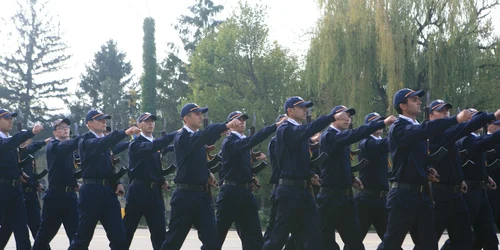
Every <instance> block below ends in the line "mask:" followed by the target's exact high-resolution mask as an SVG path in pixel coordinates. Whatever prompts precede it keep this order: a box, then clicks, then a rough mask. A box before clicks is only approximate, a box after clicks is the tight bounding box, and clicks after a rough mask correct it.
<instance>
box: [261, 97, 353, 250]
mask: <svg viewBox="0 0 500 250" xmlns="http://www.w3.org/2000/svg"><path fill="white" fill-rule="evenodd" d="M312 105H313V103H312V102H309V101H305V100H304V99H302V98H300V97H298V96H293V97H290V98H288V99H287V100H286V102H285V105H284V110H285V112H286V114H287V116H288V120H287V121H285V122H284V123H283V124H282V125H281V126H280V127H279V128H278V129H277V132H276V138H277V141H276V150H275V153H276V156H277V160H278V166H279V168H280V170H281V173H280V179H279V185H278V187H277V188H276V206H277V211H276V219H275V222H274V228H273V230H272V232H271V234H270V236H269V239H268V240H266V242H265V243H264V246H263V248H262V249H263V250H267V249H281V248H282V247H283V245H285V243H286V240H287V238H288V235H289V233H290V232H292V231H294V230H297V231H298V232H297V235H298V236H300V239H299V240H298V241H299V245H303V246H304V248H305V249H314V250H318V249H324V248H323V244H322V242H321V236H320V231H319V225H318V212H317V210H316V202H315V201H314V196H313V192H312V188H311V184H313V185H319V177H318V176H317V175H314V174H313V173H312V169H311V167H310V153H309V138H310V137H311V136H313V135H314V134H316V133H318V132H319V131H321V130H322V129H323V128H325V127H326V126H328V124H330V123H332V122H333V121H335V120H338V119H347V117H346V116H347V115H346V114H345V113H343V112H342V113H338V114H333V113H330V114H328V115H326V116H321V117H319V118H318V119H317V120H315V121H314V122H312V123H309V124H307V125H300V123H301V122H303V121H305V119H306V112H307V108H310V107H312ZM334 115H335V117H334Z"/></svg>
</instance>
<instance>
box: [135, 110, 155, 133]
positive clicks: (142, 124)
mask: <svg viewBox="0 0 500 250" xmlns="http://www.w3.org/2000/svg"><path fill="white" fill-rule="evenodd" d="M156 119H157V117H156V115H153V114H151V113H148V112H146V113H143V114H141V115H140V116H139V118H137V126H138V127H139V128H140V129H141V130H142V132H143V133H144V134H146V135H151V134H152V133H153V131H154V130H155V123H156V122H155V121H156Z"/></svg>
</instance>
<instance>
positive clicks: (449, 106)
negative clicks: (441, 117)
mask: <svg viewBox="0 0 500 250" xmlns="http://www.w3.org/2000/svg"><path fill="white" fill-rule="evenodd" d="M444 107H446V108H447V109H448V110H450V109H451V108H453V106H452V105H451V104H449V103H446V104H445V105H442V106H440V107H437V108H435V109H434V110H436V111H440V110H441V109H443V108H444Z"/></svg>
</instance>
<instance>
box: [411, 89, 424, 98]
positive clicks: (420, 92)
mask: <svg viewBox="0 0 500 250" xmlns="http://www.w3.org/2000/svg"><path fill="white" fill-rule="evenodd" d="M424 95H425V91H423V90H419V91H415V92H413V93H411V95H409V96H408V97H414V96H418V97H422V96H424Z"/></svg>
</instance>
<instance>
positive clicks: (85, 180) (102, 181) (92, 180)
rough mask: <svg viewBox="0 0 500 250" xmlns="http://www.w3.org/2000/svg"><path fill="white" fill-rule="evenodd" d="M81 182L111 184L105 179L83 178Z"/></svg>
mask: <svg viewBox="0 0 500 250" xmlns="http://www.w3.org/2000/svg"><path fill="white" fill-rule="evenodd" d="M83 184H97V185H102V186H111V184H110V182H109V181H108V180H106V179H83Z"/></svg>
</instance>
